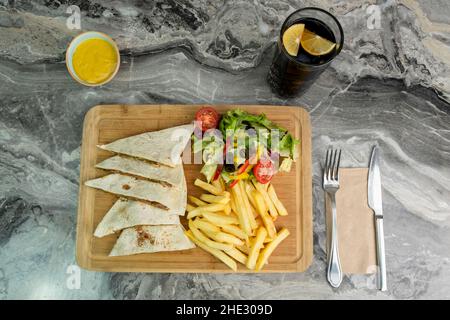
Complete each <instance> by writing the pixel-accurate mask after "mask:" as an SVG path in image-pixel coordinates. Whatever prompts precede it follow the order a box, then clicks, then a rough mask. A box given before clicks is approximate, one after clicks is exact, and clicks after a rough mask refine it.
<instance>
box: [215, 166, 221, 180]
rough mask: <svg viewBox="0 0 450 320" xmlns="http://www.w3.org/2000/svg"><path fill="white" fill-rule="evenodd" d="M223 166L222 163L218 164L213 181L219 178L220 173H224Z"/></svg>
mask: <svg viewBox="0 0 450 320" xmlns="http://www.w3.org/2000/svg"><path fill="white" fill-rule="evenodd" d="M222 168H223V166H222V165H218V166H217V170H216V173H214V177H213V181H216V180H217V179H219V177H220V174H221V173H222Z"/></svg>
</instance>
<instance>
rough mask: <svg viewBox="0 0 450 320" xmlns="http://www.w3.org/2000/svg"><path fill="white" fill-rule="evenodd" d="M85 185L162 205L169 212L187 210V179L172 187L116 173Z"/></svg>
mask: <svg viewBox="0 0 450 320" xmlns="http://www.w3.org/2000/svg"><path fill="white" fill-rule="evenodd" d="M183 181H184V179H183ZM85 185H86V186H88V187H92V188H96V189H100V190H103V191H106V192H109V193H113V194H117V195H119V196H124V197H126V198H130V199H134V200H144V201H147V202H150V203H151V204H154V205H162V206H163V207H165V209H167V211H168V214H178V215H183V214H184V212H185V210H186V182H185V181H184V183H182V184H181V185H180V186H178V187H170V186H168V185H164V184H161V183H158V182H153V181H148V180H141V179H136V178H134V177H131V176H127V175H122V174H119V173H114V174H110V175H107V176H104V177H101V178H98V179H93V180H89V181H86V182H85Z"/></svg>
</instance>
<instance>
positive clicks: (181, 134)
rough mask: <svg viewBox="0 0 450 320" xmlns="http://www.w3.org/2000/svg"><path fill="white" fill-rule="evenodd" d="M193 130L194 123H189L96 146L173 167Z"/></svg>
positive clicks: (177, 162)
mask: <svg viewBox="0 0 450 320" xmlns="http://www.w3.org/2000/svg"><path fill="white" fill-rule="evenodd" d="M193 131H194V124H192V123H191V124H186V125H182V126H178V127H173V128H168V129H164V130H159V131H152V132H145V133H142V134H138V135H135V136H131V137H128V138H123V139H120V140H116V141H114V142H111V143H109V144H105V145H99V146H98V147H99V148H101V149H104V150H108V151H112V152H115V153H119V154H124V155H128V156H132V157H136V158H141V159H144V160H150V161H154V162H159V163H162V164H165V165H167V166H170V167H175V166H176V165H177V164H179V163H181V153H182V152H183V150H184V148H185V147H186V144H187V143H188V141H189V139H190V138H191V135H192V132H193Z"/></svg>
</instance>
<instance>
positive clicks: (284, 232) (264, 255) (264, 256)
mask: <svg viewBox="0 0 450 320" xmlns="http://www.w3.org/2000/svg"><path fill="white" fill-rule="evenodd" d="M288 236H289V230H288V229H286V228H282V229H281V230H280V232H278V234H277V236H276V238H275V239H273V240H272V241H271V242H270V243H269V244H268V245H267V246H266V247H265V248H264V249H263V250H262V251H261V254H260V255H259V258H258V261H257V262H256V268H255V270H256V271H259V270H261V269H262V267H263V266H264V264H265V263H266V262H267V260H268V259H269V257H270V255H271V254H272V252H273V251H274V250H275V248H276V247H277V246H278V245H279V244H280V243H281V241H283V240H284V239H286V238H287V237H288Z"/></svg>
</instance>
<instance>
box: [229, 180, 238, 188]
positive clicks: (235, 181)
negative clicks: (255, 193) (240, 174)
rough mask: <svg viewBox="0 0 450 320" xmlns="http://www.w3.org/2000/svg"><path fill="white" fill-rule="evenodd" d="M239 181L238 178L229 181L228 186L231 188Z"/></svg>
mask: <svg viewBox="0 0 450 320" xmlns="http://www.w3.org/2000/svg"><path fill="white" fill-rule="evenodd" d="M238 182H239V180H237V179H236V180H233V182H231V183H230V188H233V187H234V186H235V185H236V184H237V183H238Z"/></svg>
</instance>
